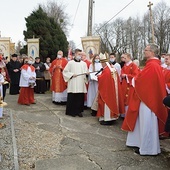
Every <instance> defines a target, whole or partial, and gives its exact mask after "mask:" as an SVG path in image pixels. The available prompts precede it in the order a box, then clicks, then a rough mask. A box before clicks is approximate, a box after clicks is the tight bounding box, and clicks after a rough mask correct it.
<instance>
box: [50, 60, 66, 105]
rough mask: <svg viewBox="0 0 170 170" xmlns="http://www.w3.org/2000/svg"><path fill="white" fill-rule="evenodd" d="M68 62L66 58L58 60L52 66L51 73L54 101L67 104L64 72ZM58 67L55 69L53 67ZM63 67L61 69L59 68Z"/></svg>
mask: <svg viewBox="0 0 170 170" xmlns="http://www.w3.org/2000/svg"><path fill="white" fill-rule="evenodd" d="M67 62H68V61H67V60H66V59H65V58H61V59H59V58H56V59H55V60H54V61H53V62H52V63H51V66H50V69H49V71H50V73H51V79H52V84H51V91H52V101H54V102H59V103H60V102H66V101H67V90H66V89H67V83H66V82H65V81H64V78H63V74H62V71H63V69H64V68H65V66H66V65H67ZM54 66H56V68H55V69H53V67H54ZM59 67H61V68H59Z"/></svg>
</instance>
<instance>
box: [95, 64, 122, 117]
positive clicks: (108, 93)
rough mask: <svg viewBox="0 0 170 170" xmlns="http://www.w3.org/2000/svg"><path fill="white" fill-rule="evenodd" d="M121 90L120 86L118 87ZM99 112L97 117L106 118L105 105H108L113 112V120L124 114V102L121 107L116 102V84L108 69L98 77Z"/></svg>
mask: <svg viewBox="0 0 170 170" xmlns="http://www.w3.org/2000/svg"><path fill="white" fill-rule="evenodd" d="M118 89H120V84H119V85H118ZM98 91H99V95H98V111H97V117H104V105H105V104H106V105H107V106H108V107H109V109H110V112H111V115H110V117H111V118H118V116H119V113H120V112H124V107H123V106H122V105H123V104H122V103H123V102H120V104H119V107H118V105H117V102H116V91H115V82H114V79H113V77H112V74H111V71H110V69H109V68H108V67H106V68H105V69H104V70H103V72H102V74H101V75H100V76H98Z"/></svg>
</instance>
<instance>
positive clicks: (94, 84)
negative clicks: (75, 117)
mask: <svg viewBox="0 0 170 170" xmlns="http://www.w3.org/2000/svg"><path fill="white" fill-rule="evenodd" d="M101 68H102V65H101V63H100V62H98V63H94V65H93V64H91V65H90V67H89V72H93V71H96V72H97V71H99V70H101ZM96 72H95V73H90V75H89V86H88V92H87V107H91V106H92V104H93V101H94V99H95V96H96V94H97V91H98V79H97V75H95V74H96Z"/></svg>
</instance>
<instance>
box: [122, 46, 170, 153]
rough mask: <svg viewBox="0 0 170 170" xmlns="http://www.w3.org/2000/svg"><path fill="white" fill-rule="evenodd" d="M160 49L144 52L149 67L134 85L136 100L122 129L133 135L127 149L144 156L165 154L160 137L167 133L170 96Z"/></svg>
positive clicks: (129, 137)
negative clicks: (169, 99) (167, 99)
mask: <svg viewBox="0 0 170 170" xmlns="http://www.w3.org/2000/svg"><path fill="white" fill-rule="evenodd" d="M158 52H159V48H158V46H157V45H156V44H149V45H147V46H146V48H145V50H144V55H145V58H146V59H147V61H146V66H145V67H144V69H143V70H142V71H141V72H140V73H139V74H138V76H137V77H136V78H135V79H134V81H132V84H133V86H134V88H135V92H134V98H133V100H131V102H130V103H131V104H130V105H129V109H128V112H127V115H126V117H125V120H124V122H123V125H122V129H123V130H126V131H129V132H128V136H127V141H126V145H127V146H133V147H138V149H137V150H136V151H135V152H136V153H138V154H140V155H157V154H159V153H160V152H161V150H160V143H159V134H163V133H164V127H165V121H166V118H167V109H166V108H165V107H164V105H163V104H162V101H163V99H164V97H165V96H166V88H165V79H164V76H163V74H162V68H161V66H160V61H159V59H158V58H157V57H156V56H157V55H158Z"/></svg>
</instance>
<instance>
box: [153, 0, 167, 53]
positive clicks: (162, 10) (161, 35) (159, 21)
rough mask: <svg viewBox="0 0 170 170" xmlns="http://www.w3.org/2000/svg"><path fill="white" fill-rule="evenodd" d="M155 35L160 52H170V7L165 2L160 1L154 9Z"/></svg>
mask: <svg viewBox="0 0 170 170" xmlns="http://www.w3.org/2000/svg"><path fill="white" fill-rule="evenodd" d="M153 19H154V28H155V37H156V39H157V43H158V45H159V46H160V53H162V52H168V50H169V43H170V34H169V32H170V29H169V28H170V7H168V6H167V4H166V3H165V2H163V1H162V2H160V3H158V4H157V5H156V6H155V7H154V9H153Z"/></svg>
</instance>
